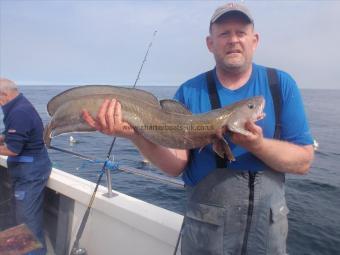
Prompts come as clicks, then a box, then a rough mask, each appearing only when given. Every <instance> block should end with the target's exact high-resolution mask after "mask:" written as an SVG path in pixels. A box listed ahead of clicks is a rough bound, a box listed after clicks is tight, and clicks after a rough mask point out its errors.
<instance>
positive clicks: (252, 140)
mask: <svg viewBox="0 0 340 255" xmlns="http://www.w3.org/2000/svg"><path fill="white" fill-rule="evenodd" d="M245 128H246V129H247V130H248V131H249V132H250V135H242V134H239V133H231V140H232V142H233V143H235V144H237V145H240V146H241V147H243V148H245V149H247V150H248V151H254V150H256V149H257V148H259V147H260V146H261V144H262V142H263V132H262V128H261V127H260V126H258V125H256V124H255V123H254V122H251V121H248V122H247V123H246V124H245Z"/></svg>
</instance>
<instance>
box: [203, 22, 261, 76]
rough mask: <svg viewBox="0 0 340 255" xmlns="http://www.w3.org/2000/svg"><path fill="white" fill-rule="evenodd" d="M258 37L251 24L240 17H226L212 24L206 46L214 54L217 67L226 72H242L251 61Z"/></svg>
mask: <svg viewBox="0 0 340 255" xmlns="http://www.w3.org/2000/svg"><path fill="white" fill-rule="evenodd" d="M258 39H259V37H258V34H256V33H255V32H254V28H253V25H252V24H249V23H247V22H246V21H245V20H244V19H242V17H237V16H236V17H228V18H227V19H225V20H224V21H223V22H221V23H214V24H212V27H211V32H210V35H209V36H208V37H207V46H208V49H209V51H210V52H211V53H213V54H214V57H215V60H216V66H217V67H219V68H222V69H224V70H226V71H228V72H242V71H245V70H247V68H248V67H249V66H250V65H251V63H252V59H253V55H254V52H255V49H256V47H257V44H258Z"/></svg>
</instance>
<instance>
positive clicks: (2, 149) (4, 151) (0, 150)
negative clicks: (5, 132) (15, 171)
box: [0, 145, 18, 156]
mask: <svg viewBox="0 0 340 255" xmlns="http://www.w3.org/2000/svg"><path fill="white" fill-rule="evenodd" d="M0 155H4V156H17V155H18V154H17V153H15V152H13V151H11V150H10V149H8V148H7V146H6V145H0Z"/></svg>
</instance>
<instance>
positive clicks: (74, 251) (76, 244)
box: [71, 30, 157, 255]
mask: <svg viewBox="0 0 340 255" xmlns="http://www.w3.org/2000/svg"><path fill="white" fill-rule="evenodd" d="M156 34H157V30H155V31H154V33H153V36H152V39H151V42H150V43H149V46H148V48H147V51H146V53H145V56H144V59H143V62H142V65H141V67H140V68H139V71H138V74H137V78H136V80H135V83H134V85H133V88H135V87H136V84H137V82H138V80H139V77H140V74H141V72H142V69H143V66H144V63H145V62H146V58H147V56H148V54H149V51H150V48H151V46H152V42H153V39H154V38H155V36H156ZM116 138H117V137H114V138H113V140H112V143H111V146H110V149H109V151H108V153H107V156H106V160H105V163H104V165H103V167H102V172H101V174H100V175H99V178H98V180H97V183H96V187H95V189H94V191H93V193H92V196H91V200H90V202H89V205H88V207H87V209H86V212H85V214H84V216H83V219H82V221H81V224H80V227H79V229H78V232H77V236H76V239H75V241H74V243H73V246H72V250H71V255H73V254H79V253H82V254H86V251H85V250H84V249H81V248H79V240H80V238H81V236H82V234H83V231H84V229H85V225H86V222H87V219H88V217H89V214H90V210H91V207H92V204H93V201H94V198H95V196H96V193H97V190H98V187H99V184H100V181H101V179H102V177H103V174H104V171H105V168H106V164H107V162H108V161H109V160H110V156H111V152H112V149H113V146H114V145H115V142H116Z"/></svg>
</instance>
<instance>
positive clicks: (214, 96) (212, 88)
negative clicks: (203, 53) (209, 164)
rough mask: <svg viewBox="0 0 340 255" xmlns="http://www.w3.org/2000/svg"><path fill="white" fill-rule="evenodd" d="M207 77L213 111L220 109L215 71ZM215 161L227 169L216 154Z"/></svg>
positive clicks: (218, 166)
mask: <svg viewBox="0 0 340 255" xmlns="http://www.w3.org/2000/svg"><path fill="white" fill-rule="evenodd" d="M206 76H207V84H208V92H209V99H210V104H211V109H212V110H214V109H218V108H221V101H220V98H219V96H218V94H217V89H216V84H215V79H214V70H210V71H208V72H207V73H206ZM215 161H216V167H217V168H225V167H226V159H225V158H221V157H220V156H218V155H217V154H216V153H215Z"/></svg>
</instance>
